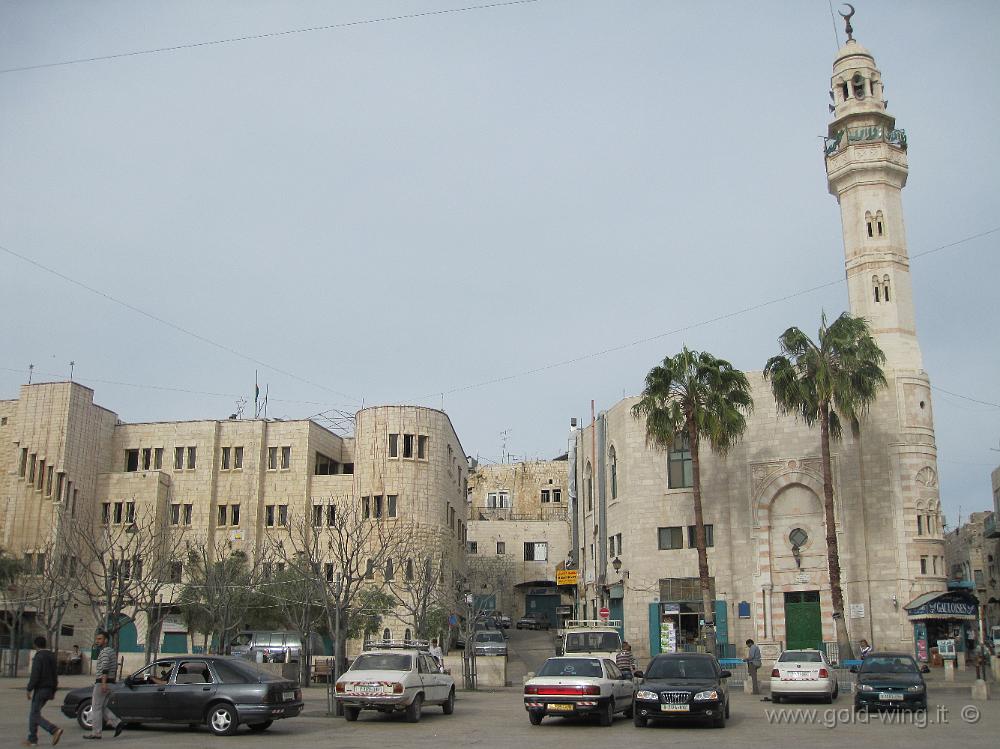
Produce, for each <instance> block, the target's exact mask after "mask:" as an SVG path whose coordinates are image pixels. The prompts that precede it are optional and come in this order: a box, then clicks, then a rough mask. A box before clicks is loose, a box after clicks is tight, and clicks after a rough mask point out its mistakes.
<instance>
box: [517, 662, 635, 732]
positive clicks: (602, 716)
mask: <svg viewBox="0 0 1000 749" xmlns="http://www.w3.org/2000/svg"><path fill="white" fill-rule="evenodd" d="M632 693H633V683H632V679H629V678H626V676H625V675H624V674H623V673H622V672H621V669H619V668H618V666H616V665H615V663H614V661H612V660H609V659H608V658H593V657H587V656H580V657H574V656H560V657H557V658H549V659H548V660H547V661H545V664H544V665H543V666H542V667H541V668H540V669H539V670H538V673H537V674H536V675H535V676H534V678H532V679H529V680H528V681H527V682H526V683H525V685H524V709H525V710H527V711H528V720H530V721H531V725H533V726H537V725H538V724H539V723H541V722H542V719H543V718H544V717H545V716H546V715H558V716H561V717H563V718H567V717H571V716H583V715H596V716H597V717H598V720H599V721H600V724H601V725H602V726H610V725H611V723H612V722H613V721H614V718H615V714H616V713H624V714H625V717H627V718H630V717H632V711H633V709H634V701H633V696H632Z"/></svg>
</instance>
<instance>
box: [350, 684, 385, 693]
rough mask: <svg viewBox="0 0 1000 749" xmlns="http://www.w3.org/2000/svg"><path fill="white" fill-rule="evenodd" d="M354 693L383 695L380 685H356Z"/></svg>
mask: <svg viewBox="0 0 1000 749" xmlns="http://www.w3.org/2000/svg"><path fill="white" fill-rule="evenodd" d="M354 691H355V693H356V694H381V693H382V687H380V686H379V685H378V684H355V685H354Z"/></svg>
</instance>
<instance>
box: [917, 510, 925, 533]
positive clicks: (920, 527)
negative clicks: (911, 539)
mask: <svg viewBox="0 0 1000 749" xmlns="http://www.w3.org/2000/svg"><path fill="white" fill-rule="evenodd" d="M917 535H918V536H922V535H924V516H923V515H917Z"/></svg>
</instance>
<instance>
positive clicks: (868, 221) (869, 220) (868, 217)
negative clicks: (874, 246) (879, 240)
mask: <svg viewBox="0 0 1000 749" xmlns="http://www.w3.org/2000/svg"><path fill="white" fill-rule="evenodd" d="M865 227H866V228H867V229H868V238H869V239H871V238H872V237H874V236H875V217H874V216H872V212H871V211H865Z"/></svg>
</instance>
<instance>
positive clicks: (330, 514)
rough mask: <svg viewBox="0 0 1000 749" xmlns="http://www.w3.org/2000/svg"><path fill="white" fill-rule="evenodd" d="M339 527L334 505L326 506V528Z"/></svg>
mask: <svg viewBox="0 0 1000 749" xmlns="http://www.w3.org/2000/svg"><path fill="white" fill-rule="evenodd" d="M336 525H337V510H336V508H335V507H334V506H333V505H327V506H326V527H327V528H333V527H335V526H336Z"/></svg>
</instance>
